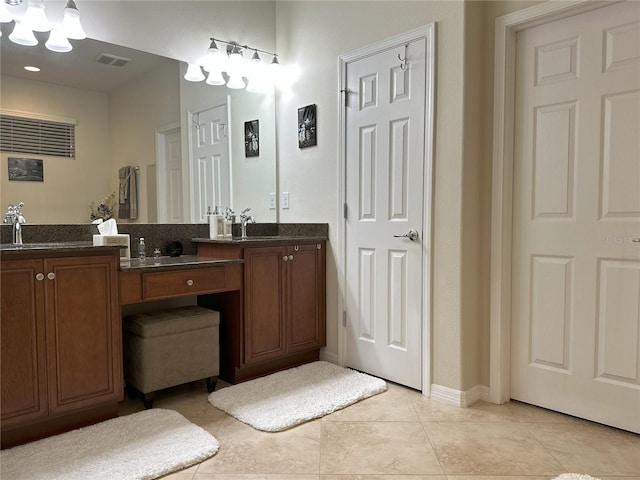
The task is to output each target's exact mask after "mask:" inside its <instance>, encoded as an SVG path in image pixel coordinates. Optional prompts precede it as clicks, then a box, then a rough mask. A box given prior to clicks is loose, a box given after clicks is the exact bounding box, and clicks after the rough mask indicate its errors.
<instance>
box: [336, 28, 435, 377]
mask: <svg viewBox="0 0 640 480" xmlns="http://www.w3.org/2000/svg"><path fill="white" fill-rule="evenodd" d="M405 45H406V46H405ZM401 59H406V62H405V61H403V60H401ZM425 75H426V73H425V40H424V39H422V40H416V41H412V42H409V43H408V44H406V43H402V44H400V45H397V46H395V47H393V48H387V49H385V50H383V51H379V52H378V53H375V54H370V55H367V56H365V57H364V58H361V59H359V60H356V61H352V62H349V63H348V64H347V66H346V85H347V88H346V90H347V105H346V115H345V117H346V134H345V137H346V182H345V183H346V203H347V218H346V289H345V292H346V298H345V304H346V314H347V318H346V320H347V322H346V330H347V333H346V347H345V348H346V363H347V365H348V366H350V367H353V368H356V369H358V370H362V371H365V372H369V373H371V374H374V375H377V376H380V377H382V378H386V379H388V380H391V381H394V382H397V383H400V384H403V385H407V386H410V387H413V388H417V389H421V388H422V333H423V332H422V319H423V308H424V306H423V271H422V268H423V241H424V239H423V219H424V210H423V209H424V205H425V195H424V189H425V184H424V183H425V182H424V168H425V91H426V82H425V78H426V77H425Z"/></svg>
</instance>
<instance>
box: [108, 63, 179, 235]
mask: <svg viewBox="0 0 640 480" xmlns="http://www.w3.org/2000/svg"><path fill="white" fill-rule="evenodd" d="M109 109H110V117H109V139H110V152H111V155H110V169H109V185H110V186H111V190H112V191H115V192H118V186H119V185H118V170H119V169H120V168H121V167H123V166H127V165H130V166H138V167H140V169H139V170H138V175H139V176H138V210H139V211H138V219H137V220H135V222H138V223H146V222H147V221H148V220H149V216H148V213H149V201H150V200H151V205H152V206H155V201H154V199H153V198H151V199H149V198H148V191H147V183H148V181H151V180H153V179H149V178H147V175H148V172H147V170H148V169H147V166H148V165H155V163H156V130H157V129H158V128H161V127H164V126H166V125H169V124H172V123H178V122H179V121H180V76H179V65H178V62H166V63H164V64H163V65H161V66H160V67H158V68H155V69H153V70H151V71H149V72H147V73H145V74H144V75H141V76H140V77H138V78H137V79H135V80H134V81H132V82H129V83H128V84H126V85H124V86H122V87H120V88H117V89H116V90H114V91H112V92H111V93H110V95H109ZM151 172H154V170H153V169H151ZM153 210H154V209H152V212H153ZM118 222H123V223H124V222H126V220H122V219H118Z"/></svg>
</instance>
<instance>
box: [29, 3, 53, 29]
mask: <svg viewBox="0 0 640 480" xmlns="http://www.w3.org/2000/svg"><path fill="white" fill-rule="evenodd" d="M27 2H28V3H27V11H26V13H25V14H24V18H23V22H24V23H25V24H27V25H28V26H29V28H31V30H33V31H34V32H48V31H49V30H51V24H50V23H49V20H48V19H47V15H46V14H45V13H44V2H43V1H42V0H27Z"/></svg>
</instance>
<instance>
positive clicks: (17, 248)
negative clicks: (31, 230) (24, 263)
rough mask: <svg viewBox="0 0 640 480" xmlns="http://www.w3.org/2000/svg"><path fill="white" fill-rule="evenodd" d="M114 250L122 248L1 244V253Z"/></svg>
mask: <svg viewBox="0 0 640 480" xmlns="http://www.w3.org/2000/svg"><path fill="white" fill-rule="evenodd" d="M114 248H121V247H120V246H118V245H94V244H93V242H45V243H23V244H20V245H16V244H13V243H1V244H0V251H1V252H7V253H10V252H16V253H18V252H35V251H37V252H43V253H44V252H47V253H55V252H65V251H68V250H74V251H87V250H91V251H95V250H112V249H114Z"/></svg>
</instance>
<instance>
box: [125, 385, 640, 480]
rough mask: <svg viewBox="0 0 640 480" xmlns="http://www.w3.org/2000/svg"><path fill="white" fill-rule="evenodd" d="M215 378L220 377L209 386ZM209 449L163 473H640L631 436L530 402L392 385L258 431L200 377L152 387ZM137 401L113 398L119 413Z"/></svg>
mask: <svg viewBox="0 0 640 480" xmlns="http://www.w3.org/2000/svg"><path fill="white" fill-rule="evenodd" d="M221 387H224V384H222V385H219V387H218V388H221ZM154 407H156V408H167V409H172V410H176V411H178V412H180V413H181V414H182V415H184V416H185V417H186V418H188V419H189V420H191V421H192V422H194V423H196V424H198V425H200V426H201V427H203V428H204V429H205V430H207V431H209V432H210V433H211V434H212V435H214V436H215V437H216V438H217V439H218V441H219V442H220V450H219V451H218V453H217V454H216V455H215V456H214V457H212V458H210V459H208V460H205V461H204V462H202V463H200V464H199V465H194V466H192V467H190V468H188V469H186V470H182V471H180V472H176V473H173V474H171V475H168V476H166V477H164V479H166V480H220V479H229V480H262V479H264V480H488V479H499V480H545V479H550V478H553V477H555V476H557V475H559V474H561V473H568V472H577V473H586V474H589V475H591V476H594V477H598V478H601V479H602V480H611V479H626V480H631V479H633V480H640V436H639V435H635V434H631V433H628V432H623V431H620V430H616V429H613V428H608V427H604V426H601V425H598V424H594V423H591V422H587V421H584V420H579V419H575V418H573V417H568V416H565V415H561V414H558V413H555V412H550V411H547V410H544V409H541V408H537V407H533V406H530V405H526V404H522V403H518V402H511V403H508V404H506V405H494V404H490V403H485V402H478V403H477V404H475V405H474V406H473V407H471V408H465V409H461V408H457V407H454V406H450V405H446V404H443V403H440V402H437V401H434V400H430V399H429V398H425V397H423V396H422V395H421V394H420V393H418V392H416V391H414V390H410V389H407V388H404V387H400V386H397V385H393V384H389V389H388V390H387V391H386V392H384V393H382V394H380V395H376V396H375V397H372V398H369V399H367V400H363V401H361V402H359V403H357V404H355V405H352V406H350V407H348V408H345V409H344V410H341V411H338V412H335V413H333V414H331V415H328V416H326V417H324V418H322V419H319V420H314V421H311V422H308V423H305V424H303V425H300V426H298V427H295V428H292V429H290V430H287V431H284V432H279V433H265V432H260V431H257V430H254V429H253V428H251V427H249V426H247V425H245V424H243V423H241V422H239V421H237V420H235V419H234V418H233V417H230V416H228V415H227V414H225V413H223V412H222V411H220V410H218V409H216V408H214V407H213V406H211V405H210V404H209V403H208V402H207V392H206V388H205V386H204V383H202V384H200V383H196V384H194V385H191V386H182V387H177V388H174V389H170V390H167V391H164V392H160V393H158V394H157V400H156V402H155V404H154ZM140 409H142V402H141V401H139V400H127V401H125V402H123V403H122V404H121V414H126V413H132V412H134V411H137V410H140Z"/></svg>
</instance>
